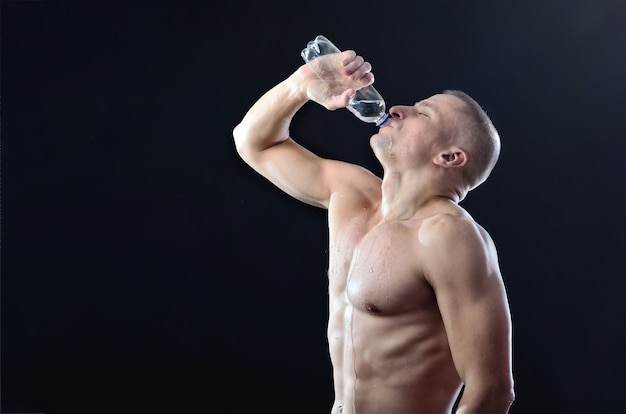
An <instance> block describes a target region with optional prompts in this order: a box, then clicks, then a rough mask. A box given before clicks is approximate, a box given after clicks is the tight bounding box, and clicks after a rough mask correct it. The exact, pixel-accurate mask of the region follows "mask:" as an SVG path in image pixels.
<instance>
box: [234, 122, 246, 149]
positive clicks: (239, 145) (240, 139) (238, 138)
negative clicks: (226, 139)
mask: <svg viewBox="0 0 626 414" xmlns="http://www.w3.org/2000/svg"><path fill="white" fill-rule="evenodd" d="M233 141H234V144H235V149H236V150H237V153H238V154H239V155H240V156H241V154H242V152H243V150H244V145H243V144H244V133H243V131H242V127H241V124H237V125H236V126H235V128H233Z"/></svg>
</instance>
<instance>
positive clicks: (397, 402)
mask: <svg viewBox="0 0 626 414" xmlns="http://www.w3.org/2000/svg"><path fill="white" fill-rule="evenodd" d="M331 302H332V300H331ZM341 302H343V305H344V306H335V309H333V310H334V312H331V318H330V319H329V324H328V328H329V329H328V339H329V349H330V356H331V360H332V363H333V374H334V383H335V403H334V406H333V409H332V411H331V413H332V414H340V413H341V414H383V413H390V414H418V413H425V414H439V413H441V414H444V413H450V411H451V409H452V406H453V404H454V401H455V399H456V396H457V395H458V392H459V390H460V387H461V381H460V379H459V377H458V374H457V373H456V370H455V369H454V365H453V363H452V359H451V356H450V352H449V349H448V348H447V340H446V339H445V332H443V329H438V330H433V329H429V328H426V327H425V326H423V325H422V326H420V323H419V321H417V320H414V318H411V317H409V316H394V317H388V318H387V317H385V316H375V315H370V314H367V313H366V312H363V311H361V310H358V309H355V308H353V307H352V306H351V305H350V304H349V303H345V302H346V301H345V300H344V301H340V303H341ZM332 308H333V306H332V305H331V309H332ZM412 319H413V320H412Z"/></svg>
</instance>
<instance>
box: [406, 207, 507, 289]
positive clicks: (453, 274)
mask: <svg viewBox="0 0 626 414" xmlns="http://www.w3.org/2000/svg"><path fill="white" fill-rule="evenodd" d="M418 242H419V244H420V250H421V251H422V253H423V254H421V255H420V257H421V258H422V261H423V263H422V265H423V267H424V275H425V276H426V277H427V279H429V281H430V282H431V284H432V283H433V282H435V280H434V279H444V280H445V279H448V278H454V279H459V278H462V277H463V275H466V276H467V277H471V278H476V277H477V278H481V277H488V276H490V275H494V274H499V270H498V264H497V262H498V259H497V254H496V249H495V245H494V243H493V241H492V239H491V237H490V236H489V234H488V233H487V231H486V230H485V229H483V228H482V227H481V226H480V225H479V224H478V223H476V222H475V221H474V220H473V219H472V218H471V217H469V215H468V216H458V215H451V214H438V215H436V216H433V217H430V218H428V219H427V220H425V221H424V223H423V224H422V226H421V227H420V230H419V234H418Z"/></svg>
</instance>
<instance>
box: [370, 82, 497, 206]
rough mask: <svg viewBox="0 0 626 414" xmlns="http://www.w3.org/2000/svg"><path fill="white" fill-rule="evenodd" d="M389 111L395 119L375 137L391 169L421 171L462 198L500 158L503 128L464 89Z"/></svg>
mask: <svg viewBox="0 0 626 414" xmlns="http://www.w3.org/2000/svg"><path fill="white" fill-rule="evenodd" d="M389 114H390V115H391V120H390V121H389V122H388V123H387V124H386V125H385V126H383V127H382V128H381V129H380V131H379V133H378V134H377V135H375V136H374V137H372V138H373V139H372V141H371V144H372V147H373V149H374V151H375V153H376V154H377V155H378V157H379V159H380V160H381V162H382V163H383V166H384V167H386V168H400V169H402V170H406V169H409V170H413V169H417V171H421V172H420V175H421V174H428V175H429V176H430V178H429V179H428V181H429V182H434V183H435V184H436V182H439V184H436V185H437V186H439V187H446V188H448V189H450V188H452V189H454V190H455V192H456V193H457V194H458V195H459V197H460V198H461V199H462V198H463V197H464V196H465V194H466V193H467V192H468V191H470V190H472V189H474V188H476V187H477V186H478V185H480V184H481V183H482V182H484V181H485V179H487V177H488V176H489V174H490V173H491V170H492V169H493V167H494V166H495V164H496V161H497V160H498V157H499V154H500V138H499V136H498V132H497V131H496V129H495V127H494V126H493V123H492V122H491V120H490V119H489V117H488V116H487V114H486V113H485V111H484V110H483V109H482V107H481V106H480V105H479V104H478V103H477V102H476V101H475V100H474V99H472V98H471V97H470V96H469V95H467V94H466V93H464V92H461V91H457V90H446V91H444V92H443V93H441V94H437V95H434V96H431V97H430V98H427V99H424V100H422V101H420V102H417V103H416V104H415V105H413V106H393V107H391V108H390V109H389Z"/></svg>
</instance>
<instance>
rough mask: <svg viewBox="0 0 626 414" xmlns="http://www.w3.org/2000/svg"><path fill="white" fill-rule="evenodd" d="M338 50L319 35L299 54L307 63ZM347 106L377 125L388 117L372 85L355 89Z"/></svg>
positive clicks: (355, 113)
mask: <svg viewBox="0 0 626 414" xmlns="http://www.w3.org/2000/svg"><path fill="white" fill-rule="evenodd" d="M340 52H341V51H340V50H339V49H338V48H337V47H336V46H335V45H334V44H333V43H332V42H331V41H330V40H328V39H327V38H326V37H324V36H322V35H319V36H317V37H316V38H315V39H314V40H311V41H310V42H309V43H308V44H307V47H306V48H304V49H303V50H302V52H301V53H300V54H301V56H302V58H303V59H304V61H305V62H306V63H309V62H310V61H312V60H313V59H315V58H317V57H319V56H322V55H327V54H329V53H340ZM318 75H319V74H318ZM347 108H348V109H349V110H350V112H352V113H353V114H354V115H355V116H356V117H357V118H359V119H360V120H361V121H364V122H369V123H375V124H376V126H379V127H380V126H382V125H383V124H384V123H385V122H387V120H388V119H389V114H387V113H386V108H385V100H384V99H383V98H382V96H381V95H380V93H378V91H377V90H376V89H375V88H374V87H373V86H372V85H369V86H367V87H365V88H361V89H359V90H357V91H356V93H355V94H354V96H353V97H352V98H351V99H350V102H349V103H348V107H347Z"/></svg>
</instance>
